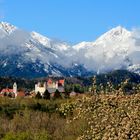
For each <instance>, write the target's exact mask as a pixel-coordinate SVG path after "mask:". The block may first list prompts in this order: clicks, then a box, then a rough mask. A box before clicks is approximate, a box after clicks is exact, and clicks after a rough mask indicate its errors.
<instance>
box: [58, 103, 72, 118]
mask: <svg viewBox="0 0 140 140" xmlns="http://www.w3.org/2000/svg"><path fill="white" fill-rule="evenodd" d="M74 108H75V103H71V102H70V103H69V102H68V103H64V104H61V106H60V107H59V108H58V109H57V111H58V112H59V114H60V116H63V117H67V116H71V115H73V110H74Z"/></svg>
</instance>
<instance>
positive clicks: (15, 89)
mask: <svg viewBox="0 0 140 140" xmlns="http://www.w3.org/2000/svg"><path fill="white" fill-rule="evenodd" d="M13 93H15V98H16V97H17V84H16V83H14V84H13Z"/></svg>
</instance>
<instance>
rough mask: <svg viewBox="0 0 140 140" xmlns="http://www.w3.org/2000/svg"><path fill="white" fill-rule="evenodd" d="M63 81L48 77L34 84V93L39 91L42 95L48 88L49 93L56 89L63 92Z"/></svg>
mask: <svg viewBox="0 0 140 140" xmlns="http://www.w3.org/2000/svg"><path fill="white" fill-rule="evenodd" d="M64 83H65V80H57V81H54V80H52V79H48V81H47V82H44V83H41V82H38V83H37V84H35V93H36V94H37V93H38V92H39V93H40V94H41V95H43V94H44V92H45V91H46V90H48V92H49V93H54V92H55V91H56V90H58V91H59V92H64Z"/></svg>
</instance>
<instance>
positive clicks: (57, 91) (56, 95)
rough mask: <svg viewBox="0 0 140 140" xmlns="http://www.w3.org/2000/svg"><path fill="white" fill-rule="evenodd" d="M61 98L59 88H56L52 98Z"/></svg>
mask: <svg viewBox="0 0 140 140" xmlns="http://www.w3.org/2000/svg"><path fill="white" fill-rule="evenodd" d="M60 98H62V96H61V93H60V92H59V90H58V89H57V90H56V91H55V93H54V99H60Z"/></svg>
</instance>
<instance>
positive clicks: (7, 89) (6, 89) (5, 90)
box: [1, 88, 13, 93]
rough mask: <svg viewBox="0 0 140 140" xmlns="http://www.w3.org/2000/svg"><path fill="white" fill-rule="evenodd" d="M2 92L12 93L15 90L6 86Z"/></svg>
mask: <svg viewBox="0 0 140 140" xmlns="http://www.w3.org/2000/svg"><path fill="white" fill-rule="evenodd" d="M1 92H2V93H12V92H13V89H9V88H5V89H2V91H1Z"/></svg>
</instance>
